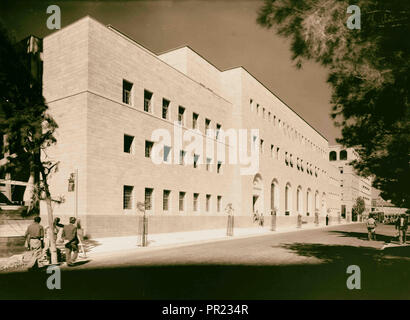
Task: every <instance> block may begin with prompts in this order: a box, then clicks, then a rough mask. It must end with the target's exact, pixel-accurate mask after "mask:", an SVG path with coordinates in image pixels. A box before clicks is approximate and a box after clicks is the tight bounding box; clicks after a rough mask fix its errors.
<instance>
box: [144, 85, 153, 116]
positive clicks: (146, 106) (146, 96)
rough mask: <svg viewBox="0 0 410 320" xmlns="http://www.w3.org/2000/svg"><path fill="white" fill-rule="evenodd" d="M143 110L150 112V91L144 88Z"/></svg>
mask: <svg viewBox="0 0 410 320" xmlns="http://www.w3.org/2000/svg"><path fill="white" fill-rule="evenodd" d="M144 111H145V112H149V113H152V92H149V91H148V90H144Z"/></svg>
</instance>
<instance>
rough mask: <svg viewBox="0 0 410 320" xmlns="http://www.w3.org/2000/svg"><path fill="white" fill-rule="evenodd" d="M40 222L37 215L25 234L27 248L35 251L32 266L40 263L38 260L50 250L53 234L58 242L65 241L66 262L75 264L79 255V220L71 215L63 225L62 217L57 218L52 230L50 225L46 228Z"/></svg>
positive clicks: (70, 264) (71, 264)
mask: <svg viewBox="0 0 410 320" xmlns="http://www.w3.org/2000/svg"><path fill="white" fill-rule="evenodd" d="M40 222H41V218H40V217H35V218H34V222H33V223H32V224H30V225H29V226H28V227H27V231H26V233H25V235H24V237H25V239H26V242H25V246H26V248H27V249H28V250H30V251H32V252H33V257H32V261H31V262H30V265H31V267H34V266H35V265H36V264H38V260H39V259H40V258H41V257H42V256H44V255H45V254H47V252H49V250H50V244H51V236H53V238H54V240H55V241H56V243H61V242H63V243H64V247H65V257H66V258H65V260H66V263H67V265H68V266H73V264H74V262H75V260H76V259H77V256H78V244H79V238H78V229H79V228H80V225H79V221H77V219H76V218H74V217H70V219H69V222H70V223H69V224H67V225H63V224H61V223H60V218H55V219H54V222H53V229H52V230H50V228H49V227H48V226H47V227H46V228H44V227H43V226H42V225H41V224H40Z"/></svg>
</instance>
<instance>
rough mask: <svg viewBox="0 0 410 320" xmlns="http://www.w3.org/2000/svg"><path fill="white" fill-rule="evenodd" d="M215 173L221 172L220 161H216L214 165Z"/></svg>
mask: <svg viewBox="0 0 410 320" xmlns="http://www.w3.org/2000/svg"><path fill="white" fill-rule="evenodd" d="M216 173H222V162H221V161H218V164H217V165H216Z"/></svg>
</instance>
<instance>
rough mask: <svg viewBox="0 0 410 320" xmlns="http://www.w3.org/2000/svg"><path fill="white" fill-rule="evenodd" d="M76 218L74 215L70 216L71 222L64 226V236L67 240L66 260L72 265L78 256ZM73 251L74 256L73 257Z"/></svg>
mask: <svg viewBox="0 0 410 320" xmlns="http://www.w3.org/2000/svg"><path fill="white" fill-rule="evenodd" d="M75 222H76V219H75V218H74V217H71V218H70V224H68V225H65V226H64V228H63V233H62V238H63V240H64V241H66V244H65V248H66V249H65V252H66V262H67V265H68V266H72V265H73V262H74V261H75V260H76V259H77V256H78V242H79V241H78V238H77V227H76V226H75ZM71 253H73V256H72V257H71Z"/></svg>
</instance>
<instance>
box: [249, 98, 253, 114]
mask: <svg viewBox="0 0 410 320" xmlns="http://www.w3.org/2000/svg"><path fill="white" fill-rule="evenodd" d="M249 107H250V109H251V111H253V100H252V99H249Z"/></svg>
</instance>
